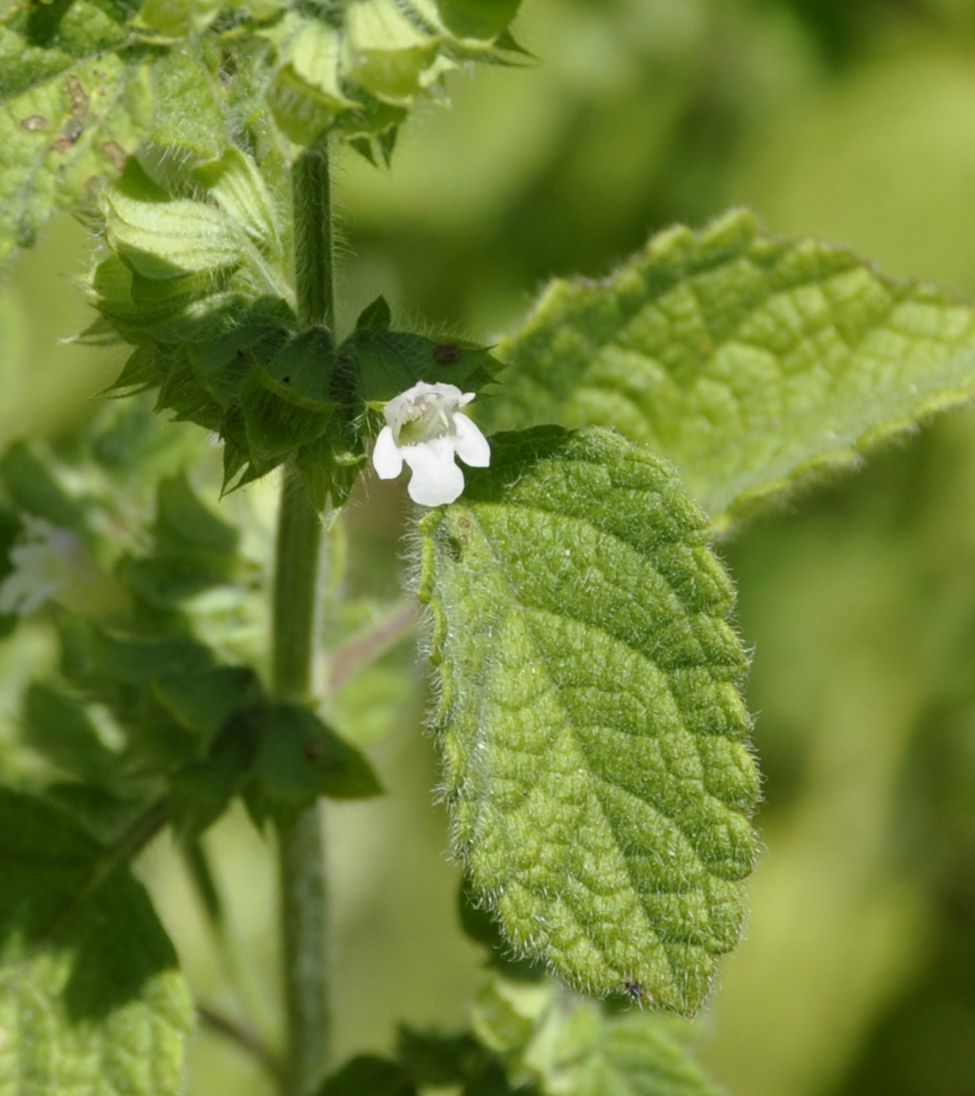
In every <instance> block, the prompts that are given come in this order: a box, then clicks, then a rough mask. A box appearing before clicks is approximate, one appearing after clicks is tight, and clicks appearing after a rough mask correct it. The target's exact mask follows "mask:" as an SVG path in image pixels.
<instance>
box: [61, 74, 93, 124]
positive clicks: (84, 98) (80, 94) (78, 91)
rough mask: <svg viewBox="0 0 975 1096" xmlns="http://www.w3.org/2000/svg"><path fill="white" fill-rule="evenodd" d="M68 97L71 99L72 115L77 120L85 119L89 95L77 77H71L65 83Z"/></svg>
mask: <svg viewBox="0 0 975 1096" xmlns="http://www.w3.org/2000/svg"><path fill="white" fill-rule="evenodd" d="M65 85H66V86H67V89H68V96H69V98H70V99H71V113H72V114H73V115H74V116H75V118H84V116H85V115H86V114H87V113H88V95H87V94H86V92H85V89H84V88H83V87H82V86H81V81H80V80H79V79H78V77H77V76H69V77H68V78H67V80H66V81H65Z"/></svg>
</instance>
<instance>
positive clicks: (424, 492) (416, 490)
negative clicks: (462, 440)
mask: <svg viewBox="0 0 975 1096" xmlns="http://www.w3.org/2000/svg"><path fill="white" fill-rule="evenodd" d="M401 452H402V454H403V458H404V459H405V461H406V463H407V464H408V465H409V466H410V468H411V469H412V470H413V475H412V476H411V477H410V483H409V486H408V487H407V489H406V490H407V493H408V494H409V496H410V498H411V499H412V500H413V501H414V502H418V503H420V505H421V506H442V505H443V504H444V503H446V502H453V501H454V499H456V498H459V497H460V493H461V491H463V490H464V473H463V472H462V471H461V470H460V469H459V468H458V467H457V465H456V464H455V463H454V447H453V444H452V439H450V438H436V439H435V440H434V441H428V442H424V443H423V444H422V445H407V446H405V447H404V448H403V449H402V450H401Z"/></svg>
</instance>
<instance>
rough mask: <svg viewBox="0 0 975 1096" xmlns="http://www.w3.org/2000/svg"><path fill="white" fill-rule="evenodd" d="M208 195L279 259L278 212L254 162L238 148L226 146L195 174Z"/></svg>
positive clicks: (259, 243)
mask: <svg viewBox="0 0 975 1096" xmlns="http://www.w3.org/2000/svg"><path fill="white" fill-rule="evenodd" d="M197 174H198V175H199V177H200V179H201V180H202V181H203V184H204V186H206V188H207V190H208V192H209V194H210V197H211V198H212V199H213V200H214V201H215V202H216V203H217V204H218V205H219V206H220V208H221V209H222V210H223V211H224V212H225V213H226V214H227V215H228V216H229V217H230V218H231V219H232V220H233V221H235V222H236V223H237V224H238V225H240V227H241V228H242V229H243V230H244V231H245V232H246V233H247V235H248V236H250V238H251V239H252V240H253V241H254V243H256V244H257V245H258V246H259V247H260V248H261V249H262V250H263V251H264V252H265V253H266V254H267V255H268V256H269V257H270V258H272V259H273V260H278V259H280V258H281V238H280V234H279V230H278V225H277V214H276V212H275V209H274V203H273V201H272V199H271V195H270V192H269V191H268V188H267V184H266V183H265V182H264V178H263V176H262V175H261V173H260V171H259V170H258V167H257V164H256V163H254V161H253V160H252V159H251V158H250V156H246V155H245V154H244V153H243V152H241V150H240V149H239V148H229V149H228V150H227V151H226V152H225V153H224V155H223V156H222V157H221V158H220V159H219V160H217V161H216V162H215V163H213V164H209V165H207V166H206V167H205V168H201V169H200V170H199V171H198V173H197Z"/></svg>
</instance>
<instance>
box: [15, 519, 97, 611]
mask: <svg viewBox="0 0 975 1096" xmlns="http://www.w3.org/2000/svg"><path fill="white" fill-rule="evenodd" d="M9 556H10V562H11V563H12V564H13V570H12V571H11V572H10V574H9V575H7V577H6V578H5V579H4V580H3V582H0V613H18V614H19V615H20V616H27V615H28V614H29V613H32V612H34V610H35V609H39V608H40V607H41V606H42V605H43V604H44V602H45V601H48V600H50V599H51V598H56V597H57V596H58V594H60V593H61V592H62V591H63V590H64V588H65V587H66V586H68V585H69V584H70V582H71V580H72V578H73V577H74V574H75V572H77V571H78V570H79V569H83V568H86V567H87V565H88V553H87V550H86V549H85V547H84V545H83V544H82V543H81V539H80V538H79V537H78V535H77V533H74V532H72V531H71V530H70V529H61V528H59V527H58V526H56V525H51V523H50V522H48V521H44V519H43V518H35V517H31V516H30V515H25V516H24V531H23V533H21V535H20V538H19V539H18V541H17V542H16V543H15V544H14V546H13V547H12V548H11V549H10V552H9Z"/></svg>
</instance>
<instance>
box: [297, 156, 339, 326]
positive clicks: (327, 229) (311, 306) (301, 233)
mask: <svg viewBox="0 0 975 1096" xmlns="http://www.w3.org/2000/svg"><path fill="white" fill-rule="evenodd" d="M291 201H292V204H293V207H294V232H295V245H294V248H295V295H296V300H297V305H298V319H299V320H300V321H301V323H302V325H303V326H305V327H310V326H312V325H314V324H321V325H322V326H324V327H327V328H329V329H330V330H332V332H333V336H334V327H335V283H334V273H333V272H334V265H335V264H334V261H333V251H334V240H333V236H332V190H331V181H330V178H329V169H328V149H327V147H326V146H325V145H318V146H316V147H314V148H309V149H307V150H306V151H305V152H303V153H302V154H301V156H299V157H298V159H297V160H296V161H295V165H294V167H293V168H292V174H291Z"/></svg>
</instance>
